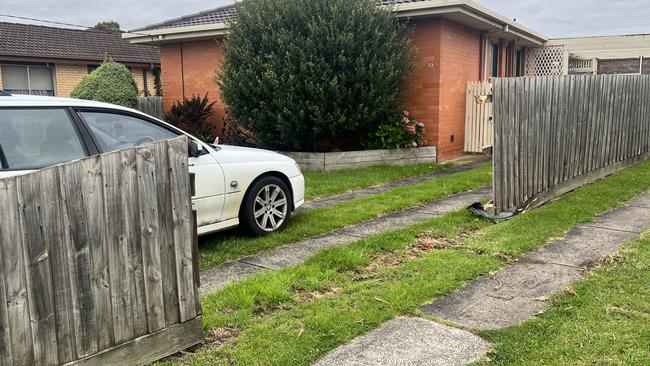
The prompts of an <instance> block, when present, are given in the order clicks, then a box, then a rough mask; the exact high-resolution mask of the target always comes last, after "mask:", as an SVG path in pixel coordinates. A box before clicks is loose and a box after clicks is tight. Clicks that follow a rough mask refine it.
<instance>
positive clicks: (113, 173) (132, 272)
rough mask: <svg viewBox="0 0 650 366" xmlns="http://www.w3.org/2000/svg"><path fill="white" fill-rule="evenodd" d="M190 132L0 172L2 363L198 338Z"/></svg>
mask: <svg viewBox="0 0 650 366" xmlns="http://www.w3.org/2000/svg"><path fill="white" fill-rule="evenodd" d="M189 180H190V178H189V173H188V166H187V140H186V138H185V137H180V138H177V139H174V140H170V141H162V142H157V143H155V144H153V145H149V146H143V147H138V148H134V149H128V150H122V151H118V152H113V153H109V154H104V155H100V156H95V157H91V158H87V159H84V160H81V161H77V162H73V163H70V164H65V165H60V166H56V167H52V168H48V169H44V170H40V171H37V172H34V173H30V174H27V175H23V176H18V177H12V178H6V179H1V180H0V217H1V221H0V222H1V224H0V225H1V226H0V274H1V276H0V365H2V366H9V365H11V366H14V365H15V366H18V365H62V364H66V365H67V364H70V365H137V364H145V363H149V362H152V361H155V360H157V359H160V358H162V357H165V356H167V355H169V354H172V353H174V352H178V351H180V350H182V349H184V348H187V347H189V346H191V345H194V344H196V343H198V342H200V340H201V338H202V326H201V316H200V314H201V308H200V303H199V300H198V290H197V286H196V283H195V279H194V273H195V270H196V269H195V268H194V266H193V255H192V249H193V248H192V241H193V238H192V233H193V222H192V209H191V201H190V182H189Z"/></svg>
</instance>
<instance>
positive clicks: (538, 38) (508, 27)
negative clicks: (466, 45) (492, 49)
mask: <svg viewBox="0 0 650 366" xmlns="http://www.w3.org/2000/svg"><path fill="white" fill-rule="evenodd" d="M388 7H389V8H392V10H393V12H394V13H395V15H396V16H397V17H398V18H418V17H427V16H435V15H445V14H452V13H461V14H464V15H467V16H469V17H472V18H474V19H476V20H478V21H480V22H482V23H485V24H487V25H489V26H491V27H493V28H495V29H498V30H501V31H503V32H504V33H511V34H513V35H515V36H517V37H520V38H522V39H525V40H527V41H529V42H532V43H534V44H538V45H540V46H541V45H543V44H545V43H546V42H547V41H548V37H546V36H545V35H543V34H541V33H538V32H536V31H533V30H532V29H530V28H528V27H526V26H523V25H521V24H519V23H517V22H516V21H514V20H511V19H509V18H507V17H505V16H503V15H501V14H499V13H497V12H494V11H492V10H490V9H488V8H486V7H484V6H482V5H479V4H477V3H475V2H474V1H471V0H429V1H418V2H413V3H399V4H394V5H388Z"/></svg>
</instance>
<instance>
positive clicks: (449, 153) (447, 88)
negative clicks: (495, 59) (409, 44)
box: [436, 21, 481, 161]
mask: <svg viewBox="0 0 650 366" xmlns="http://www.w3.org/2000/svg"><path fill="white" fill-rule="evenodd" d="M441 42H442V44H441V48H442V49H441V55H442V59H441V68H440V120H439V122H438V124H439V131H440V132H439V136H438V140H437V142H436V147H437V148H438V156H439V159H440V160H443V161H444V160H449V159H452V158H454V157H457V156H459V155H461V154H462V153H463V151H464V145H465V138H464V136H465V103H466V97H465V93H466V88H467V83H468V82H469V81H478V80H479V77H480V76H479V72H480V62H481V55H480V53H481V37H480V33H479V32H478V31H475V30H473V29H471V28H467V27H465V26H463V25H461V24H458V23H454V22H451V21H443V22H442V36H441ZM452 136H453V137H454V141H453V142H452V141H451V140H452Z"/></svg>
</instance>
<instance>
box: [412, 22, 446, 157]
mask: <svg viewBox="0 0 650 366" xmlns="http://www.w3.org/2000/svg"><path fill="white" fill-rule="evenodd" d="M441 34H442V27H441V22H439V21H436V20H423V21H419V20H418V21H415V22H413V35H412V37H411V38H412V40H413V44H414V46H415V47H416V48H417V55H416V59H415V74H414V75H413V78H412V79H411V82H409V84H408V89H407V99H406V109H407V110H408V111H409V112H411V115H412V116H413V117H414V118H415V119H417V120H418V121H419V122H422V123H424V126H425V131H426V134H425V137H426V140H427V142H428V143H429V145H436V144H437V141H438V136H439V129H438V127H439V125H438V121H439V119H440V102H439V101H440V64H441V63H440V49H441V48H440V44H441V40H440V37H441Z"/></svg>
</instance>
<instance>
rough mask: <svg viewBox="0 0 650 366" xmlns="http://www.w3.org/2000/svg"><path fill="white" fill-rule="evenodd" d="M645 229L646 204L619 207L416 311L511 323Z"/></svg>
mask: <svg viewBox="0 0 650 366" xmlns="http://www.w3.org/2000/svg"><path fill="white" fill-rule="evenodd" d="M647 199H650V195H645V199H637V201H636V202H638V203H639V204H645V202H646V200H647ZM648 228H650V209H647V208H640V207H635V206H630V205H628V206H624V207H620V208H618V209H615V210H613V211H612V212H609V213H607V214H604V215H601V216H600V217H598V218H597V219H596V220H595V222H594V223H589V224H585V225H580V226H577V227H575V228H574V229H572V230H570V231H569V232H568V233H567V235H566V236H565V237H564V238H562V239H558V240H554V241H552V242H551V243H549V244H548V245H547V246H545V247H543V248H540V249H538V250H537V251H535V252H532V253H529V254H527V255H524V256H523V257H522V258H521V259H520V261H519V262H518V263H515V264H514V265H511V266H509V267H507V268H505V269H503V270H501V271H499V272H498V273H496V274H495V275H494V276H491V277H484V278H480V279H477V280H475V281H472V282H470V283H469V284H467V285H466V286H465V287H464V288H462V289H460V290H458V291H457V292H456V293H454V294H452V295H450V296H447V297H445V298H442V299H439V300H436V301H435V302H433V303H432V304H429V305H424V306H422V307H421V310H422V311H423V312H424V313H425V314H429V315H432V316H435V317H438V318H441V319H445V320H448V321H451V322H453V323H455V324H458V325H460V326H462V327H465V328H470V329H500V328H505V327H509V326H513V325H516V324H518V323H520V322H522V321H524V320H527V319H529V318H530V317H532V316H534V315H535V314H537V313H539V312H541V311H544V310H545V309H546V307H547V306H548V304H547V302H546V301H545V300H546V299H547V298H548V297H550V296H552V295H554V294H555V293H557V292H559V291H561V290H562V289H564V288H565V287H566V286H568V285H570V284H572V283H574V282H576V281H578V280H580V279H581V278H582V276H583V274H584V271H585V270H586V269H588V268H591V267H592V266H593V265H594V263H596V261H597V260H598V259H599V258H601V257H602V256H604V255H607V254H611V253H615V252H617V251H618V250H619V249H620V248H621V246H622V245H623V244H625V243H627V242H629V241H631V240H634V239H636V238H637V237H638V236H639V235H640V233H642V232H643V231H645V230H647V229H648Z"/></svg>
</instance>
